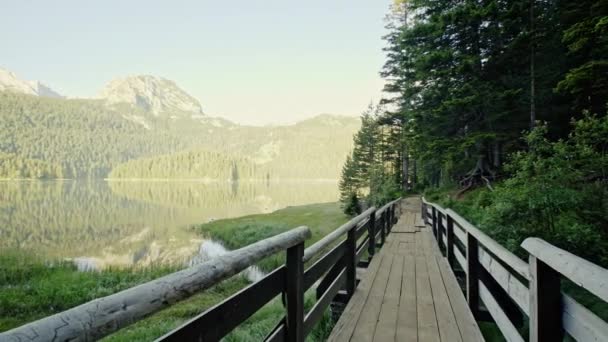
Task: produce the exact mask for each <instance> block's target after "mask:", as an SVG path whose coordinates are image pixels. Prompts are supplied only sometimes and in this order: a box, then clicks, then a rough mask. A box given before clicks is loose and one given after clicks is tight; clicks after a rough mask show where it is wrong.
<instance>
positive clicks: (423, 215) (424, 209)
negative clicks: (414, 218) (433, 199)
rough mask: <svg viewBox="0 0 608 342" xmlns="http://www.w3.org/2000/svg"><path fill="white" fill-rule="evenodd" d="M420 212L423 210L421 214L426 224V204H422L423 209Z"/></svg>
mask: <svg viewBox="0 0 608 342" xmlns="http://www.w3.org/2000/svg"><path fill="white" fill-rule="evenodd" d="M420 210H422V212H421V213H420V216H422V223H424V224H426V204H425V203H424V202H422V208H420Z"/></svg>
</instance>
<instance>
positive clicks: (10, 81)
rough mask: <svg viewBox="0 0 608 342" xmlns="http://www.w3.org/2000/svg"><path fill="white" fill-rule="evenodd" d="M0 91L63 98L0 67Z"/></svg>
mask: <svg viewBox="0 0 608 342" xmlns="http://www.w3.org/2000/svg"><path fill="white" fill-rule="evenodd" d="M0 91H10V92H16V93H22V94H28V95H34V96H42V97H51V98H63V96H61V95H60V94H59V93H57V92H56V91H54V90H53V89H51V88H50V87H49V86H47V85H45V84H43V83H41V82H40V81H26V80H22V79H20V78H18V77H17V75H16V74H15V73H14V72H12V71H10V70H8V69H4V68H2V67H0Z"/></svg>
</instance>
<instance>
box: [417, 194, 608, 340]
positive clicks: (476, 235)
mask: <svg viewBox="0 0 608 342" xmlns="http://www.w3.org/2000/svg"><path fill="white" fill-rule="evenodd" d="M427 206H430V207H431V210H430V213H429V212H428V211H427ZM444 217H445V218H444ZM422 219H423V222H425V223H429V224H430V225H431V226H432V230H433V234H434V236H435V237H436V242H437V244H438V245H439V250H440V251H441V252H442V253H444V254H445V255H446V257H447V259H448V262H449V264H450V265H451V266H452V267H454V266H455V264H456V262H457V263H458V264H460V266H461V268H462V270H463V271H464V272H465V274H466V293H467V301H468V303H469V308H470V309H471V311H472V312H473V314H474V315H475V317H476V318H478V319H480V320H481V319H484V317H487V315H488V314H489V315H490V316H491V317H492V319H493V320H494V322H495V323H496V324H497V325H498V328H499V329H500V331H501V332H502V333H503V335H504V337H505V338H506V339H507V340H509V341H523V338H522V336H521V335H520V332H519V330H518V328H520V327H521V326H522V324H523V316H522V313H523V314H526V315H528V316H529V322H530V323H529V327H530V341H536V342H549V341H561V340H562V338H563V335H564V333H565V332H567V333H568V334H569V335H570V336H572V337H574V338H575V339H576V340H578V341H604V340H608V323H607V322H605V321H603V320H602V319H601V318H599V317H598V316H596V315H595V314H594V313H592V312H591V311H589V310H588V309H586V308H585V307H584V306H582V305H581V304H579V303H578V302H576V301H575V300H574V299H573V298H571V297H570V296H568V295H566V294H564V293H562V292H561V291H560V278H561V276H562V275H563V276H565V277H567V278H569V279H570V280H572V281H573V282H574V283H575V284H577V285H579V286H581V287H582V288H584V289H586V290H588V291H590V292H591V293H593V294H595V295H596V296H598V297H599V298H601V299H602V300H604V301H608V270H606V269H604V268H602V267H600V266H598V265H595V264H593V263H591V262H589V261H586V260H584V259H582V258H580V257H578V256H576V255H574V254H572V253H569V252H567V251H564V250H562V249H560V248H558V247H555V246H553V245H551V244H549V243H547V242H545V241H543V240H541V239H538V238H528V239H526V240H525V241H524V242H523V243H522V247H523V248H524V249H525V250H526V251H528V253H529V259H530V260H529V263H526V262H525V261H523V260H521V259H520V258H519V257H517V256H516V255H515V254H513V253H511V252H510V251H508V250H507V249H506V248H504V247H503V246H502V245H500V244H499V243H497V242H496V241H494V240H493V239H492V238H490V237H489V236H488V235H486V234H485V233H483V232H482V231H480V230H479V229H478V228H477V227H475V226H473V225H472V224H471V223H469V222H468V221H467V220H465V219H464V218H462V217H461V216H460V215H458V214H457V213H456V212H454V211H453V210H452V209H444V208H442V207H441V206H440V205H438V204H435V203H431V202H428V201H426V199H424V197H423V198H422ZM429 219H430V222H429V221H428V220H429ZM444 222H445V224H444ZM454 225H457V226H459V227H460V229H462V231H464V232H465V233H466V235H464V236H463V235H462V233H459V232H458V231H457V230H455V228H454ZM444 235H445V237H444ZM455 240H460V242H461V245H462V246H464V249H465V250H464V251H463V252H461V251H460V248H461V247H459V246H458V245H457V244H456V243H455ZM462 253H464V256H463V255H462ZM516 274H517V275H518V276H519V277H516V276H515V275H516ZM522 278H523V279H524V280H523V282H522V280H520V279H522ZM526 282H529V284H526ZM480 300H481V301H483V303H484V304H485V308H486V309H487V310H488V312H486V313H485V315H484V314H483V312H481V308H480Z"/></svg>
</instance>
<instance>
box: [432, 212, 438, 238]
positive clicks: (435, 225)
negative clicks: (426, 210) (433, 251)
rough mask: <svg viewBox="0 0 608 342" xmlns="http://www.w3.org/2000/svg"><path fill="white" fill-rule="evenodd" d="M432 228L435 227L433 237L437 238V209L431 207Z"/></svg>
mask: <svg viewBox="0 0 608 342" xmlns="http://www.w3.org/2000/svg"><path fill="white" fill-rule="evenodd" d="M431 219H432V220H433V221H432V222H431V227H433V228H432V229H433V235H435V238H437V209H435V207H434V206H431Z"/></svg>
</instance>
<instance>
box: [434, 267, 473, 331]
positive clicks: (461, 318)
mask: <svg viewBox="0 0 608 342" xmlns="http://www.w3.org/2000/svg"><path fill="white" fill-rule="evenodd" d="M437 263H438V264H439V270H440V273H441V277H442V278H443V283H444V284H445V287H446V292H447V294H448V298H449V299H450V304H451V305H452V310H453V311H454V316H456V323H457V324H458V329H459V330H460V334H461V336H462V340H463V341H465V342H469V341H470V342H483V341H484V339H483V336H482V335H481V331H480V330H479V327H478V326H477V322H476V321H475V317H473V313H472V312H471V310H469V305H468V304H467V300H466V298H465V297H464V293H463V292H462V290H461V289H460V285H458V281H457V280H456V276H454V273H453V272H452V269H451V268H450V265H448V263H447V262H446V261H445V260H437Z"/></svg>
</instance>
